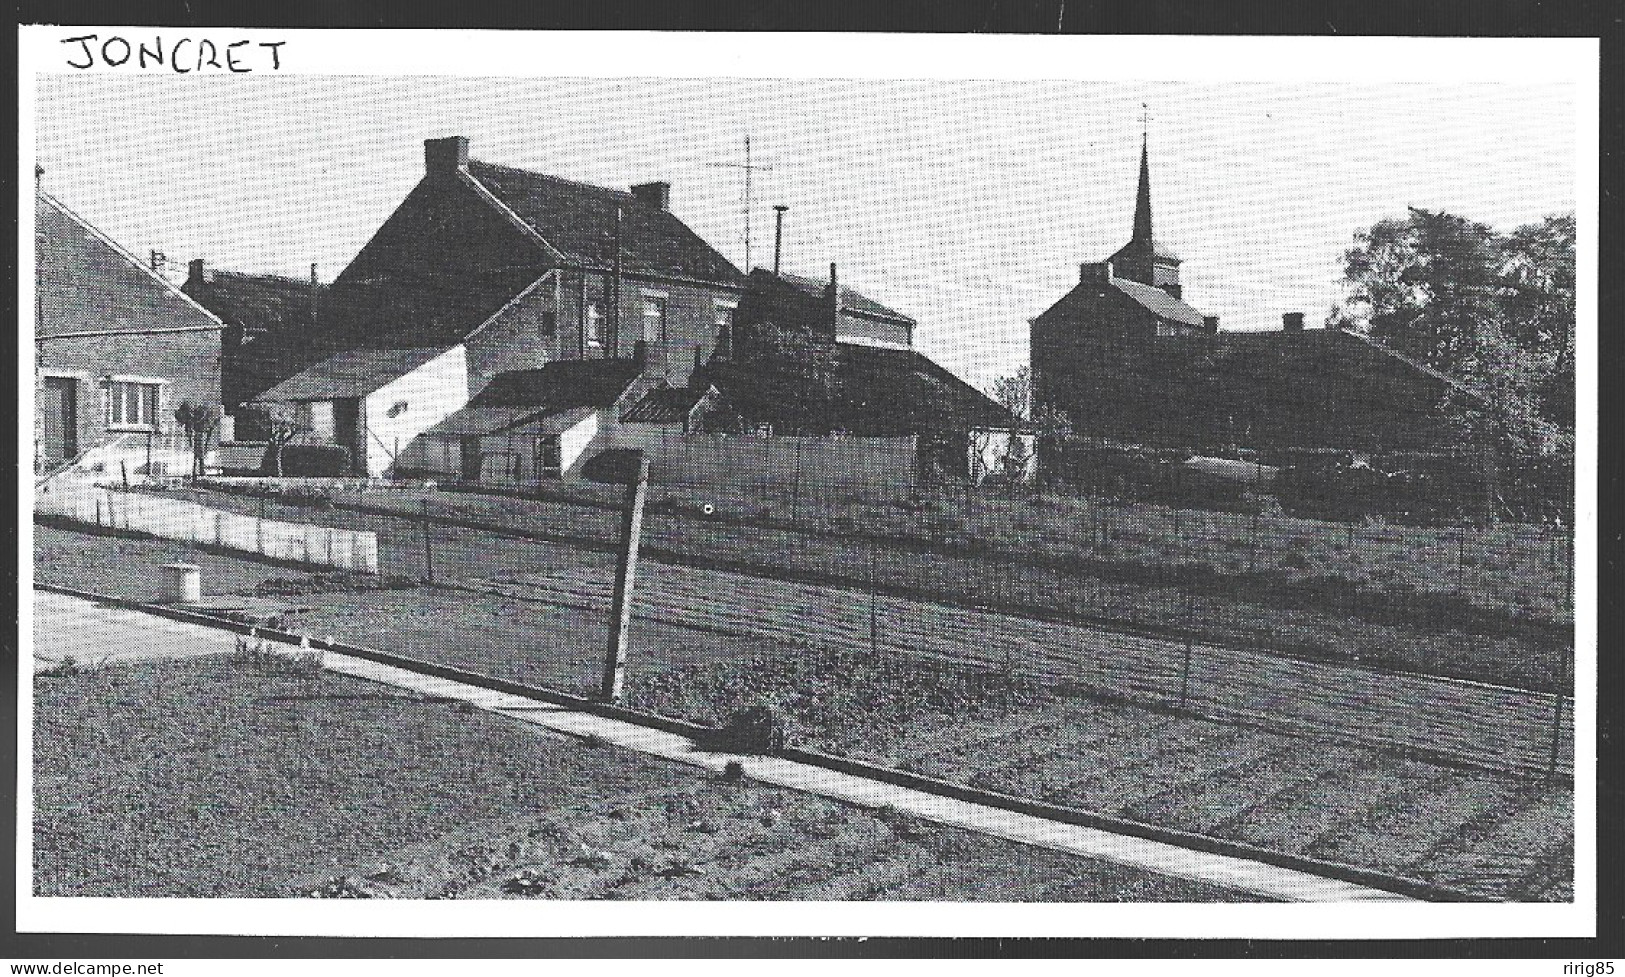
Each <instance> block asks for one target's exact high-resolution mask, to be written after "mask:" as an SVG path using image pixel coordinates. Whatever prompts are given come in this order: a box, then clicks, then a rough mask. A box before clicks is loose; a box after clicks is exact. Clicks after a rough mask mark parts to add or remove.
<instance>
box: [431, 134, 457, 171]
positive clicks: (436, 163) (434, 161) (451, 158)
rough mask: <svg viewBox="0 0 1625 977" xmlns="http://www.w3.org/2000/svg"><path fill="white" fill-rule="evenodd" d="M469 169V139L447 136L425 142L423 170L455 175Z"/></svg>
mask: <svg viewBox="0 0 1625 977" xmlns="http://www.w3.org/2000/svg"><path fill="white" fill-rule="evenodd" d="M467 168H468V139H467V138H466V137H464V136H447V137H446V138H444V139H425V140H423V169H424V172H426V173H431V174H432V173H455V172H456V171H458V170H461V169H467Z"/></svg>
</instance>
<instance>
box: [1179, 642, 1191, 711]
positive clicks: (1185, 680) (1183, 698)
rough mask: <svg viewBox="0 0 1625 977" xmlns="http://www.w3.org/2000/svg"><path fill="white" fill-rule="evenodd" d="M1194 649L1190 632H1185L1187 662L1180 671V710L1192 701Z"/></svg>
mask: <svg viewBox="0 0 1625 977" xmlns="http://www.w3.org/2000/svg"><path fill="white" fill-rule="evenodd" d="M1187 627H1188V625H1187ZM1193 651H1194V649H1193V648H1192V647H1191V636H1190V633H1189V632H1186V634H1185V664H1184V667H1183V668H1181V669H1180V672H1179V711H1180V712H1184V711H1185V703H1186V702H1188V701H1190V691H1191V653H1192V652H1193Z"/></svg>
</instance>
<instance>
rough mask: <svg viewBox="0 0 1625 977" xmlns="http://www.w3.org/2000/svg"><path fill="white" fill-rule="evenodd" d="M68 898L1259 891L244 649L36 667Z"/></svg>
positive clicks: (43, 850)
mask: <svg viewBox="0 0 1625 977" xmlns="http://www.w3.org/2000/svg"><path fill="white" fill-rule="evenodd" d="M34 695H35V707H36V708H35V715H36V725H35V735H34V764H35V766H34V790H35V795H34V876H33V884H34V891H35V892H36V893H38V894H40V895H47V896H113V897H131V896H230V897H277V896H283V897H307V898H308V897H339V898H358V897H376V898H391V897H393V898H553V899H726V898H746V899H785V900H801V899H897V900H908V899H952V900H957V901H967V900H972V901H974V900H1017V901H1021V900H1031V901H1059V900H1076V901H1087V900H1095V901H1124V900H1135V901H1221V900H1222V901H1244V900H1247V899H1249V898H1250V897H1248V896H1245V895H1243V894H1240V893H1236V892H1234V891H1231V890H1228V889H1224V888H1222V887H1218V886H1210V885H1204V884H1200V883H1192V882H1186V881H1183V880H1179V879H1173V878H1168V877H1164V876H1157V875H1152V874H1149V873H1145V872H1139V871H1135V870H1132V869H1125V868H1121V867H1118V866H1114V865H1111V864H1109V863H1105V862H1098V861H1094V860H1091V859H1086V858H1080V857H1077V856H1073V855H1067V854H1062V853H1058V852H1053V851H1049V850H1045V849H1039V848H1031V847H1027V846H1023V845H1018V844H1015V843H1013V842H1008V841H1004V840H1002V839H996V838H991V837H987V836H984V835H978V834H974V833H971V832H965V831H960V830H956V829H948V828H940V827H937V826H934V825H931V824H929V823H926V822H923V821H919V820H917V819H913V818H909V817H904V816H900V815H897V814H895V813H893V812H890V811H887V810H884V809H882V810H867V809H862V808H858V807H853V806H849V805H842V804H837V803H835V802H832V801H828V800H825V799H823V798H819V797H814V796H811V795H805V794H798V793H795V792H792V791H787V790H782V789H778V788H772V787H767V786H764V785H761V784H756V783H751V782H748V781H732V780H728V779H726V778H723V777H717V776H713V775H710V774H706V773H703V772H700V771H697V770H695V769H694V768H690V767H686V766H682V765H679V764H674V763H669V762H664V761H657V760H652V759H648V758H643V757H639V756H638V755H636V754H632V753H627V752H624V751H620V750H615V749H611V748H608V747H601V746H593V745H591V744H590V743H586V742H582V741H577V740H571V739H567V738H563V737H560V736H557V735H552V734H547V733H544V732H542V731H540V730H539V729H538V728H536V727H533V726H529V725H526V724H523V723H519V722H516V721H514V720H510V719H506V718H503V717H499V716H494V715H491V714H488V713H483V712H479V711H477V710H467V709H465V708H462V707H460V705H459V704H455V703H448V702H444V701H440V700H436V699H432V698H425V697H423V696H420V695H416V694H412V693H405V692H402V691H400V690H394V689H390V688H388V687H385V686H378V685H374V684H372V683H368V682H362V681H359V680H353V679H348V678H344V677H342V676H338V675H334V674H331V673H327V674H324V675H321V676H320V677H315V678H312V677H306V676H296V675H288V674H280V673H265V672H260V671H256V670H254V669H253V668H252V667H251V666H248V665H245V664H239V663H236V662H233V661H232V660H230V659H229V658H227V657H221V658H200V659H192V660H188V661H165V662H146V663H139V664H131V665H120V666H111V667H107V668H103V669H100V670H92V671H89V672H80V673H77V674H69V675H45V676H41V677H39V678H37V679H36V680H35V686H34Z"/></svg>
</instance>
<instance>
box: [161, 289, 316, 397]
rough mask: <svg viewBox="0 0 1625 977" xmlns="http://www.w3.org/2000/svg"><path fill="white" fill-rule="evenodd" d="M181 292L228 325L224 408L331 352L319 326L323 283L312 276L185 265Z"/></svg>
mask: <svg viewBox="0 0 1625 977" xmlns="http://www.w3.org/2000/svg"><path fill="white" fill-rule="evenodd" d="M181 291H183V292H185V293H186V294H187V295H189V296H191V297H192V298H193V299H194V300H196V301H197V303H198V304H199V305H201V306H203V307H204V308H206V309H208V310H209V311H210V312H213V313H214V314H215V315H216V316H218V317H219V318H220V320H221V321H222V322H224V323H225V324H226V329H225V331H224V332H223V333H222V335H221V370H220V383H221V402H222V403H223V404H224V405H225V408H226V410H227V412H229V413H235V412H236V410H237V408H238V407H240V406H242V405H243V404H245V403H248V402H249V401H251V400H253V399H254V398H255V397H258V396H259V395H260V394H263V393H264V392H265V391H267V390H269V389H271V388H272V387H274V386H276V385H277V384H278V383H281V382H282V381H284V380H286V379H288V378H289V377H291V376H293V375H294V374H296V373H298V372H299V371H301V370H303V369H305V368H307V367H309V366H312V365H313V364H314V363H316V362H318V361H320V360H321V359H323V358H325V357H326V356H327V355H330V353H331V352H332V351H331V350H330V349H325V348H324V345H325V344H324V339H323V337H322V335H321V334H320V332H319V331H318V327H317V310H318V308H319V306H320V303H321V298H322V295H323V293H324V292H325V288H324V287H323V286H322V285H321V283H320V282H318V281H317V279H316V267H315V266H314V265H312V266H311V272H310V278H309V279H303V278H293V277H288V276H283V275H253V274H247V273H244V272H237V271H225V270H217V269H213V268H210V267H208V265H207V264H206V263H205V262H204V260H203V259H201V258H194V259H193V260H192V261H191V262H190V264H189V266H188V273H187V276H186V281H185V283H184V284H182V285H181Z"/></svg>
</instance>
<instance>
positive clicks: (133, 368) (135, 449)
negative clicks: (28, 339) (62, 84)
mask: <svg viewBox="0 0 1625 977" xmlns="http://www.w3.org/2000/svg"><path fill="white" fill-rule="evenodd" d="M42 175H43V171H36V177H39V176H42ZM34 221H35V224H34V226H35V245H36V264H35V273H34V285H35V309H34V350H35V378H36V380H35V382H36V387H35V400H34V404H35V408H34V430H35V441H34V457H35V467H36V470H39V471H45V470H58V469H61V468H63V467H64V466H68V465H74V466H76V467H78V468H83V469H91V470H95V469H100V470H102V471H103V472H119V471H121V469H122V471H123V472H124V473H126V474H137V473H153V474H156V473H159V472H162V471H168V472H170V473H176V474H178V473H185V472H186V471H188V470H189V468H188V466H189V465H190V464H191V454H190V450H189V448H188V446H187V445H186V443H185V441H184V438H183V437H182V432H181V431H180V429H179V424H178V421H177V419H176V416H175V411H176V408H178V407H179V406H180V405H181V404H183V403H191V404H194V405H198V406H201V407H205V408H210V409H212V410H214V411H218V409H219V404H220V399H221V395H220V382H221V379H220V356H221V332H222V330H223V329H224V323H222V322H221V321H220V319H219V318H218V317H216V316H215V315H213V314H211V313H210V312H209V311H208V310H207V309H205V308H203V307H202V306H200V305H199V304H198V303H197V302H195V301H193V300H192V299H191V298H189V297H188V296H187V295H186V294H184V293H183V292H182V291H181V290H180V289H178V288H176V287H175V286H173V285H172V284H170V283H169V281H168V280H166V279H165V278H164V277H163V276H162V275H160V274H159V273H158V272H157V271H155V270H154V269H153V268H152V267H150V266H149V264H148V263H144V262H142V261H141V260H140V259H139V258H137V257H136V256H134V255H132V254H131V253H129V252H128V251H126V250H125V249H124V248H122V247H120V246H119V245H118V244H117V243H115V242H114V241H113V240H112V239H110V238H109V237H107V235H105V234H103V233H102V232H101V231H99V230H97V229H96V228H95V227H94V226H93V225H92V224H91V223H90V222H89V221H87V220H85V219H84V218H83V217H80V216H79V215H78V214H75V213H74V212H73V211H72V210H69V209H68V207H67V206H66V205H64V204H63V203H62V202H61V201H59V200H57V199H56V198H55V197H53V196H52V195H51V194H49V193H46V192H45V191H44V189H42V188H39V187H36V190H35V194H34Z"/></svg>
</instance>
